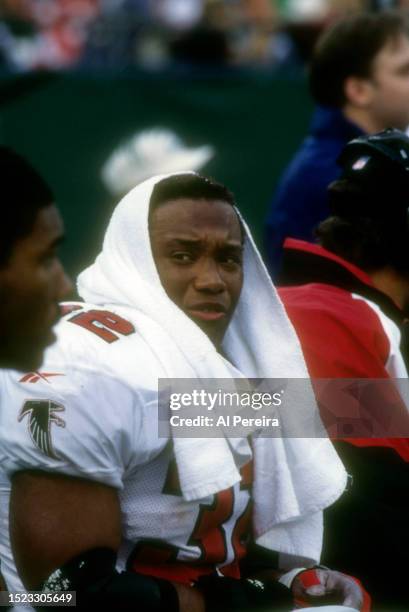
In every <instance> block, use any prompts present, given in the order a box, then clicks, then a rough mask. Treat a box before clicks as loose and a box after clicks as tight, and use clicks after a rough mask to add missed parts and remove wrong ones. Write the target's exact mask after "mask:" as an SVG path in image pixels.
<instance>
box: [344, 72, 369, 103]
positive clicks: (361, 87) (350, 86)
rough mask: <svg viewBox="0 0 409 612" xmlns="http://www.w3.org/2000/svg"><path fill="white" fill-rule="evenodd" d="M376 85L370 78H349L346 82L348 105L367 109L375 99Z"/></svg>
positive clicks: (345, 92) (345, 89)
mask: <svg viewBox="0 0 409 612" xmlns="http://www.w3.org/2000/svg"><path fill="white" fill-rule="evenodd" d="M374 87H375V85H374V83H373V82H372V81H371V80H370V79H368V78H362V77H358V76H349V77H347V78H346V79H345V81H344V94H345V97H346V99H347V103H348V104H351V105H352V106H356V107H358V108H367V107H368V106H369V105H370V104H371V102H372V99H373V93H374Z"/></svg>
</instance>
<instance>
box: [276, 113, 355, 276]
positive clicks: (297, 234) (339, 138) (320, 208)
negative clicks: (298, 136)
mask: <svg viewBox="0 0 409 612" xmlns="http://www.w3.org/2000/svg"><path fill="white" fill-rule="evenodd" d="M361 134H362V131H361V130H360V129H359V128H358V127H357V126H356V125H354V124H353V123H351V122H349V121H348V120H346V119H345V117H344V115H343V114H342V112H341V111H340V110H338V109H332V108H322V107H319V108H317V110H316V111H315V113H314V116H313V119H312V123H311V128H310V133H309V135H308V136H307V138H306V139H305V140H304V141H303V143H302V144H301V146H300V148H299V150H298V151H297V153H296V154H295V156H294V158H293V159H292V161H291V162H290V164H289V165H288V166H287V168H286V170H285V171H284V174H283V176H282V177H281V179H280V182H279V185H278V188H277V190H276V193H275V196H274V199H273V201H272V203H271V205H270V212H269V215H268V218H267V226H266V233H265V250H266V255H267V261H268V264H269V266H270V268H271V271H272V272H273V274H274V273H275V272H277V271H278V269H279V267H280V263H281V256H282V245H283V242H284V239H285V238H287V237H288V236H290V237H291V238H299V239H301V240H306V241H309V242H311V241H313V240H314V233H313V230H314V228H315V227H316V226H317V225H318V223H319V222H320V221H322V220H323V219H325V218H326V217H328V214H329V208H328V202H327V187H328V185H329V184H330V183H331V182H332V181H334V180H335V179H336V178H337V177H338V176H339V174H340V168H339V167H338V165H337V163H336V160H337V157H338V155H339V154H340V152H341V150H342V149H343V147H344V146H345V145H346V143H347V142H349V141H350V140H352V139H353V138H356V137H357V136H359V135H361Z"/></svg>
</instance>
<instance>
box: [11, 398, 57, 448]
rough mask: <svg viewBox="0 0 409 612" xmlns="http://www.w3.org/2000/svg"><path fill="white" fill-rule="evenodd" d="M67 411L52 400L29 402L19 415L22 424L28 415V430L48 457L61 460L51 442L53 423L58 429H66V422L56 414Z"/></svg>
mask: <svg viewBox="0 0 409 612" xmlns="http://www.w3.org/2000/svg"><path fill="white" fill-rule="evenodd" d="M64 410H65V408H64V406H63V405H62V404H58V403H57V402H53V401H52V400H48V399H45V400H27V401H26V402H24V405H23V407H22V409H21V411H20V414H19V415H18V421H19V422H21V421H22V420H23V419H24V417H25V416H26V415H27V414H28V415H29V421H28V430H29V432H30V436H31V439H32V441H33V442H34V444H35V445H36V446H37V447H38V448H39V449H40V451H42V452H43V453H44V454H45V455H47V456H48V457H51V458H52V459H59V457H58V456H57V455H56V453H55V452H54V449H53V445H52V441H51V423H55V424H56V425H58V427H65V421H63V419H61V418H60V417H59V416H57V415H56V414H55V413H56V412H63V411H64Z"/></svg>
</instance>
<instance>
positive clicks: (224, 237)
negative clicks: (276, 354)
mask: <svg viewBox="0 0 409 612" xmlns="http://www.w3.org/2000/svg"><path fill="white" fill-rule="evenodd" d="M150 232H151V244H152V252H153V257H154V260H155V263H156V267H157V270H158V273H159V277H160V279H161V282H162V285H163V287H164V289H165V291H166V293H167V294H168V296H169V297H170V299H171V300H172V301H173V302H175V304H177V306H179V308H181V309H182V310H183V312H185V313H186V314H187V316H188V317H189V318H190V319H192V320H193V321H194V322H195V323H197V325H198V326H199V327H200V328H201V329H202V330H203V331H204V332H205V333H206V334H207V335H208V336H209V338H210V339H211V340H212V342H213V343H214V344H215V345H216V346H218V345H219V344H220V343H221V341H222V339H223V336H224V333H225V331H226V329H227V326H228V324H229V321H230V319H231V317H232V315H233V311H234V309H235V307H236V304H237V301H238V299H239V296H240V291H241V287H242V284H243V265H242V251H243V245H242V232H241V228H240V224H239V220H238V217H237V214H236V212H235V210H234V209H233V207H232V206H230V204H228V203H226V202H222V201H215V200H190V199H178V200H172V201H169V202H166V203H165V204H162V205H160V206H158V208H156V209H155V210H154V212H153V214H152V218H151V230H150Z"/></svg>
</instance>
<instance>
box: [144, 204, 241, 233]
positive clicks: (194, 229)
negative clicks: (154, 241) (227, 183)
mask: <svg viewBox="0 0 409 612" xmlns="http://www.w3.org/2000/svg"><path fill="white" fill-rule="evenodd" d="M150 228H151V234H152V235H153V236H154V237H155V238H159V237H162V238H163V239H165V238H168V239H170V238H172V237H177V236H183V235H184V236H191V237H192V238H194V237H197V238H204V237H209V238H212V237H219V238H221V237H224V238H225V239H226V240H238V241H239V242H241V235H242V232H241V225H240V221H239V218H238V215H237V212H236V210H235V209H234V208H233V206H232V205H231V204H230V203H229V202H225V201H223V200H216V199H213V200H212V199H205V198H195V199H193V198H177V199H172V200H167V201H166V202H164V203H161V204H160V205H159V206H157V207H155V209H154V211H153V212H152V215H151V223H150Z"/></svg>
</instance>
